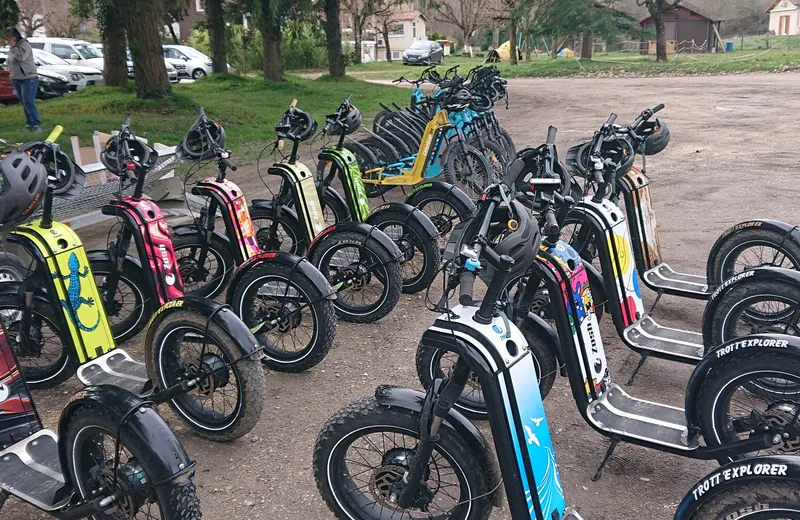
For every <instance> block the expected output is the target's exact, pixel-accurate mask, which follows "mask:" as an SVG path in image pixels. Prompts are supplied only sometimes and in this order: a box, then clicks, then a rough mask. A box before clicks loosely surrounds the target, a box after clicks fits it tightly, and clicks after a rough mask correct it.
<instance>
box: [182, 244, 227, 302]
mask: <svg viewBox="0 0 800 520" xmlns="http://www.w3.org/2000/svg"><path fill="white" fill-rule="evenodd" d="M204 242H205V238H203V237H201V236H200V235H199V234H198V233H190V234H180V235H179V234H174V235H173V236H172V247H173V248H174V249H175V259H176V260H175V261H176V262H177V264H178V269H179V270H180V273H181V280H183V290H184V292H185V293H186V294H190V295H192V296H201V297H203V298H216V297H217V296H218V295H220V294H221V293H222V291H224V290H225V288H226V287H227V286H228V284H229V283H230V281H231V277H233V272H234V271H235V270H236V260H235V259H234V257H233V252H232V251H231V246H230V244H229V243H228V242H225V241H224V240H222V239H221V238H220V237H218V236H217V235H214V234H212V235H211V240H209V241H208V243H207V244H205V248H206V250H205V255H204V258H203V260H202V261H201V260H200V253H201V252H202V251H203V245H204V244H203V243H204Z"/></svg>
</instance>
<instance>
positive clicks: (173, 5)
mask: <svg viewBox="0 0 800 520" xmlns="http://www.w3.org/2000/svg"><path fill="white" fill-rule="evenodd" d="M162 1H163V3H164V25H166V26H167V28H168V29H169V34H170V36H171V37H172V42H173V43H174V44H175V45H179V44H180V43H181V42H180V40H179V39H178V35H177V34H175V28H174V27H173V24H176V23H178V22H180V21H181V20H183V17H184V16H186V15H187V14H188V13H189V0H162Z"/></svg>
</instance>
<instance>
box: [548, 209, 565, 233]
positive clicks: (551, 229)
mask: <svg viewBox="0 0 800 520" xmlns="http://www.w3.org/2000/svg"><path fill="white" fill-rule="evenodd" d="M560 232H561V226H559V225H558V220H557V219H556V214H555V212H554V211H553V210H552V209H548V210H547V211H546V212H545V213H544V234H545V235H555V234H557V233H560Z"/></svg>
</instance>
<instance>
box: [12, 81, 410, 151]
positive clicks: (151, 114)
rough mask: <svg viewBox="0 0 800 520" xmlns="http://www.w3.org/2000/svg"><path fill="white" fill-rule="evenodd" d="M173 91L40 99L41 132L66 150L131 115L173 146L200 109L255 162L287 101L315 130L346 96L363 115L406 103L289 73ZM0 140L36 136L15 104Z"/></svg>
mask: <svg viewBox="0 0 800 520" xmlns="http://www.w3.org/2000/svg"><path fill="white" fill-rule="evenodd" d="M173 93H174V96H173V98H171V99H164V100H157V101H156V100H140V99H136V95H135V91H134V88H133V84H132V82H129V84H128V85H127V86H125V87H119V88H111V87H101V86H97V87H88V88H86V89H83V90H81V91H79V92H75V93H72V94H69V95H67V96H64V97H62V98H57V99H51V100H44V101H42V100H39V101H37V106H38V107H39V112H40V114H41V118H42V123H43V127H44V129H45V130H48V131H49V129H50V128H52V127H53V126H55V125H57V124H60V125H62V126H63V127H64V132H63V135H62V136H61V137H60V138H59V143H60V144H61V146H62V147H65V148H66V149H67V150H69V151H70V152H71V150H72V148H71V145H70V143H69V136H73V135H74V136H78V138H79V139H80V142H81V145H83V146H90V145H91V143H92V140H91V136H92V134H93V133H94V131H95V130H99V131H102V132H106V133H110V132H111V131H112V130H116V129H118V128H119V125H120V123H121V122H122V120H123V119H124V118H125V117H126V116H130V118H131V127H132V128H133V130H134V132H135V133H136V135H138V136H140V137H143V138H146V139H148V141H149V142H150V143H154V142H159V143H162V144H165V145H168V146H170V145H171V146H174V145H177V144H178V143H179V142H180V139H181V138H182V137H183V135H184V133H185V132H186V130H187V129H188V128H189V126H190V125H191V124H192V122H193V121H194V120H195V118H196V117H197V109H198V108H199V107H200V106H203V107H205V109H206V113H207V114H208V116H209V117H210V118H212V119H214V120H216V121H218V122H220V123H221V124H222V125H223V126H224V127H225V131H226V134H227V136H228V143H227V147H228V148H230V149H231V150H232V151H233V153H234V158H235V159H236V160H238V161H245V160H250V159H253V158H254V157H255V156H257V154H258V152H260V150H261V149H262V148H263V147H264V146H265V145H266V144H268V143H269V142H271V141H273V140H274V139H275V132H274V131H273V125H275V124H276V123H277V122H278V121H279V120H280V118H281V115H282V114H283V112H284V111H285V110H286V108H287V107H288V106H289V103H291V101H292V99H293V98H297V99H298V105H297V106H298V107H299V108H302V109H303V110H305V111H307V112H309V113H310V114H311V115H312V116H314V117H315V118H316V119H317V121H318V122H319V123H320V129H322V125H323V124H324V115H325V114H327V113H330V112H333V111H335V110H336V107H337V106H338V105H339V103H340V102H341V101H342V99H344V98H345V97H346V96H347V95H348V94H353V98H352V102H353V103H354V104H356V105H357V106H358V107H359V109H360V110H362V112H363V113H364V114H365V116H371V115H374V113H375V112H377V111H378V110H379V109H380V107H379V106H378V102H379V101H382V102H385V103H390V102H392V101H395V102H398V103H401V102H402V103H407V101H408V91H407V90H406V89H398V88H395V87H392V86H386V85H375V84H367V83H364V82H362V81H360V80H357V79H352V78H344V79H341V80H333V79H331V78H329V77H326V76H323V77H321V78H318V79H315V80H308V79H302V78H299V77H293V76H290V78H289V81H286V82H284V83H280V84H274V83H269V82H266V81H264V80H263V79H259V78H249V77H248V78H244V77H240V76H232V75H219V76H216V75H215V76H210V77H208V78H205V79H203V80H200V81H197V82H195V83H190V84H183V83H182V84H178V85H174V86H173ZM45 135H46V134H44V133H43V134H41V136H37V137H38V138H44V136H45ZM0 137H2V138H3V139H5V140H6V141H8V142H9V143H19V142H24V141H30V140H32V139H34V138H37V137H34V136H33V135H32V134H30V133H28V132H27V131H25V118H24V116H23V114H22V108H21V106H20V105H18V104H12V105H7V106H2V105H0Z"/></svg>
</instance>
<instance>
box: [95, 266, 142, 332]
mask: <svg viewBox="0 0 800 520" xmlns="http://www.w3.org/2000/svg"><path fill="white" fill-rule="evenodd" d="M89 268H90V269H91V270H92V274H93V275H94V277H95V279H96V278H98V277H102V276H108V275H110V274H111V273H112V272H113V271H116V270H117V268H116V266H114V265H112V264H111V262H110V261H108V260H99V261H93V260H89ZM123 282H124V283H125V285H127V286H128V287H130V288H131V290H132V291H133V293H134V295H136V301H135V304H136V308H137V309H139V315H138V317H137V316H135V315H134V314H131V316H129V317H128V318H126V319H125V320H124V321H122V322H119V323H115V324H112V323H111V321H110V320H109V322H108V326H109V327H110V328H111V333H112V334H113V335H114V341H115V342H116V343H117V344H120V343H124V342H126V341H128V340H129V339H131V338H133V337H135V336H136V335H137V334H139V333H140V332H141V331H142V330H144V328H145V327H146V326H147V322H148V320H149V319H150V316H152V315H153V313H154V312H155V308H156V307H155V300H154V295H153V296H151V297H150V298H148V297H146V296H145V294H144V292H143V289H144V288H145V287H147V286H148V285H147V283H146V282H145V281H144V272H143V271H142V270H141V269H139V270H133V269H126V270H124V271H123V272H121V273H119V281H118V282H117V283H118V284H119V283H123ZM97 289H98V291H99V292H100V296H101V297H102V298H104V297H105V296H104V291H103V287H102V286H101V285H98V287H97ZM117 290H119V286H117ZM114 301H116V297H115V298H114ZM103 303H104V304H105V300H103ZM106 316H109V314H108V309H106ZM130 318H134V321H132V322H130V323H128V320H129V319H130Z"/></svg>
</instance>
